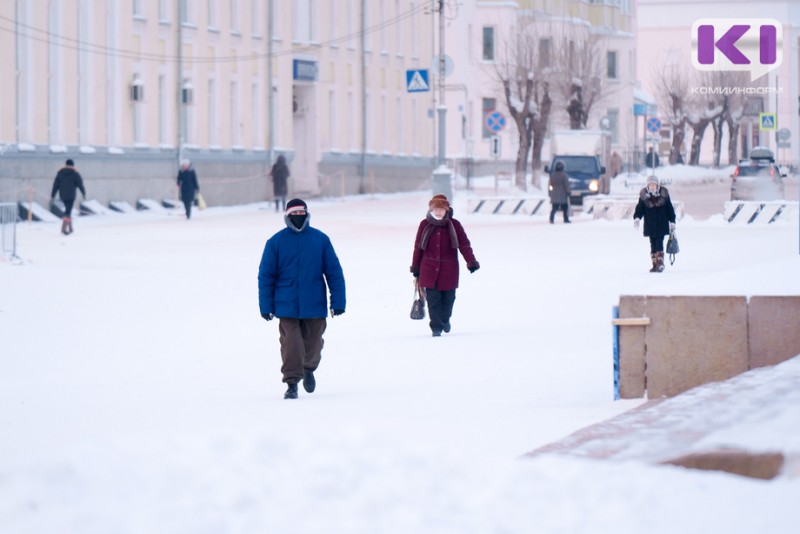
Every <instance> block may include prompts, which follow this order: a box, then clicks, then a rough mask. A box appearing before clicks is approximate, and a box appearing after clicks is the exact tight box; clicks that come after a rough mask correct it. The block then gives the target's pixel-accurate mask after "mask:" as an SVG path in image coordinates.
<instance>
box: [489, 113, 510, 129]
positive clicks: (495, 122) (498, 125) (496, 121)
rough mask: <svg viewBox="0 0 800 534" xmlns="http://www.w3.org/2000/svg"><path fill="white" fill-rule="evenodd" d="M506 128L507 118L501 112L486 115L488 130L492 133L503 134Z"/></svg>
mask: <svg viewBox="0 0 800 534" xmlns="http://www.w3.org/2000/svg"><path fill="white" fill-rule="evenodd" d="M505 127H506V116H505V115H503V114H502V113H500V112H499V111H492V112H491V113H489V114H488V115H486V128H487V129H488V130H489V131H490V132H495V133H497V132H501V131H503V128H505Z"/></svg>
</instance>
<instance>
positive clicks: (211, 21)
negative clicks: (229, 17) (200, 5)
mask: <svg viewBox="0 0 800 534" xmlns="http://www.w3.org/2000/svg"><path fill="white" fill-rule="evenodd" d="M218 18H219V17H218V15H217V0H208V27H209V28H219V25H218V22H217V19H218Z"/></svg>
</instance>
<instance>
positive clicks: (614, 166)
mask: <svg viewBox="0 0 800 534" xmlns="http://www.w3.org/2000/svg"><path fill="white" fill-rule="evenodd" d="M620 172H622V156H620V155H619V152H617V151H616V150H615V151H614V152H612V153H611V157H610V158H609V159H608V174H610V175H611V177H612V178H616V177H617V175H618V174H619V173H620Z"/></svg>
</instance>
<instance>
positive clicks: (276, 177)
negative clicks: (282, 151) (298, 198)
mask: <svg viewBox="0 0 800 534" xmlns="http://www.w3.org/2000/svg"><path fill="white" fill-rule="evenodd" d="M289 174H290V173H289V166H288V165H286V158H285V157H284V156H283V155H280V156H278V161H276V162H275V165H273V166H272V170H271V171H269V175H270V176H272V193H273V195H274V196H275V211H276V212H277V211H278V206H279V205H280V208H281V210H282V211H285V210H286V196H287V195H288V194H289Z"/></svg>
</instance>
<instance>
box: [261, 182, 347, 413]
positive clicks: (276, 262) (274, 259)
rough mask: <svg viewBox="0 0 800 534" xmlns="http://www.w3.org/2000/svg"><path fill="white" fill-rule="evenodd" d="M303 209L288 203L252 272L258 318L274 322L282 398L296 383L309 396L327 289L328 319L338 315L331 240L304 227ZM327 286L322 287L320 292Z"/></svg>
mask: <svg viewBox="0 0 800 534" xmlns="http://www.w3.org/2000/svg"><path fill="white" fill-rule="evenodd" d="M310 217H311V216H310V215H309V213H308V206H307V205H306V203H305V202H303V201H302V200H300V199H299V198H295V199H292V200H290V201H289V203H288V204H287V205H286V213H285V215H284V216H283V219H284V222H285V223H286V228H284V229H283V230H281V231H280V232H278V233H276V234H275V235H273V236H272V237H271V238H269V239H268V240H267V244H266V245H265V246H264V253H263V254H262V255H261V265H260V266H259V268H258V305H259V308H260V309H261V317H263V318H264V319H266V320H267V321H271V320H272V318H273V317H277V318H278V319H279V320H280V324H279V325H278V326H279V330H280V342H281V359H282V360H283V365H282V366H281V372H282V373H283V381H284V382H285V383H286V384H287V385H288V386H289V387H288V389H287V390H286V393H285V394H284V395H283V398H284V399H296V398H297V383H298V382H300V381H301V380H302V381H303V389H305V390H306V391H307V392H308V393H311V392H313V391H314V389H315V387H316V380H315V378H314V371H315V370H316V369H317V367H318V366H319V362H320V358H321V357H322V344H323V340H322V334H323V333H324V332H325V327H326V326H327V323H326V320H325V318H326V316H327V315H328V295H327V292H326V289H327V288H329V289H330V294H331V302H330V311H331V315H332V316H334V317H335V316H337V315H341V314H343V313H344V309H345V304H346V298H345V284H344V273H343V272H342V266H341V265H340V264H339V258H338V257H336V252H335V251H334V250H333V245H332V244H331V240H330V239H329V238H328V236H327V235H325V234H324V233H322V232H320V231H319V230H317V229H316V228H311V227H310V226H309V224H308V223H309V219H310ZM326 282H327V288H326Z"/></svg>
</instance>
